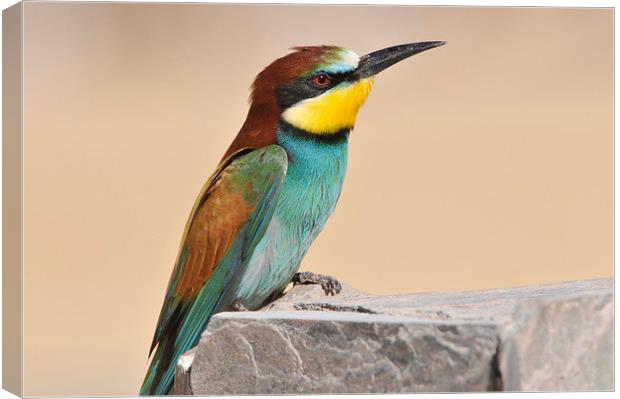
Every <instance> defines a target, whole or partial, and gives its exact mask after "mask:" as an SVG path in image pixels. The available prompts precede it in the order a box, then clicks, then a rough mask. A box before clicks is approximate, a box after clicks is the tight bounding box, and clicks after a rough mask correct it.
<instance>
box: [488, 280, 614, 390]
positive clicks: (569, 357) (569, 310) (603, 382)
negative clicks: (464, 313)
mask: <svg viewBox="0 0 620 399" xmlns="http://www.w3.org/2000/svg"><path fill="white" fill-rule="evenodd" d="M613 324H614V323H613V294H612V293H611V292H610V293H607V294H601V295H584V296H575V297H572V298H564V299H558V298H555V299H549V300H539V301H532V302H529V303H523V304H520V305H519V306H518V307H517V308H516V309H515V311H514V316H513V318H512V319H511V321H510V322H508V323H506V324H505V325H503V326H502V331H501V341H502V344H501V347H500V359H501V360H500V369H501V370H502V376H503V381H504V388H505V389H506V390H508V391H611V390H613V377H614V367H613V361H614V359H613V353H614V350H613V349H614V348H613Z"/></svg>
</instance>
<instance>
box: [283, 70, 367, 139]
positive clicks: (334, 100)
mask: <svg viewBox="0 0 620 399" xmlns="http://www.w3.org/2000/svg"><path fill="white" fill-rule="evenodd" d="M371 88H372V78H365V79H360V80H358V81H356V82H354V83H350V84H343V85H340V86H336V87H334V88H333V89H331V90H329V91H327V92H325V93H323V94H322V95H320V96H318V97H313V98H309V99H306V100H303V101H300V102H299V103H297V104H295V105H293V106H292V107H290V108H288V109H287V110H285V111H284V112H283V113H282V118H283V119H284V120H285V121H286V122H288V123H290V124H291V125H293V126H295V127H296V128H298V129H302V130H305V131H307V132H309V133H314V134H331V133H336V132H338V131H339V130H342V129H351V128H353V126H354V125H355V117H356V116H357V112H358V111H359V109H360V107H361V106H362V105H363V104H364V102H365V101H366V98H368V94H370V89H371Z"/></svg>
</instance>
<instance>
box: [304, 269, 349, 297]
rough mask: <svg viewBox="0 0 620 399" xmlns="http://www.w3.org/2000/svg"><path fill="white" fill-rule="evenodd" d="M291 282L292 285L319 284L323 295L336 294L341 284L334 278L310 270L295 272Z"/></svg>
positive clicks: (340, 288)
mask: <svg viewBox="0 0 620 399" xmlns="http://www.w3.org/2000/svg"><path fill="white" fill-rule="evenodd" d="M292 282H293V285H299V284H320V285H321V288H322V289H323V292H325V295H336V294H338V293H340V291H341V290H342V285H341V284H340V282H339V281H338V280H336V279H335V278H333V277H331V276H326V275H324V274H316V273H312V272H301V273H295V275H294V276H293V280H292Z"/></svg>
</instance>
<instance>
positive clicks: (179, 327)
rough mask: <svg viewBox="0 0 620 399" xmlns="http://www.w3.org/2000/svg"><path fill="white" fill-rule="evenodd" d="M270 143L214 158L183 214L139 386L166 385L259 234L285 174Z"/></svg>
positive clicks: (282, 157)
mask: <svg viewBox="0 0 620 399" xmlns="http://www.w3.org/2000/svg"><path fill="white" fill-rule="evenodd" d="M287 164H288V161H287V156H286V152H285V151H284V150H283V149H282V148H281V147H279V146H277V145H270V146H267V147H263V148H260V149H256V150H242V151H239V152H237V153H236V154H233V155H232V156H231V157H229V158H228V159H227V160H225V161H224V162H222V164H221V165H220V167H219V168H218V170H217V171H216V172H215V173H214V175H213V176H212V177H211V178H210V179H209V181H208V182H207V183H206V184H205V186H204V187H203V189H202V190H201V193H200V195H199V197H198V199H197V200H196V203H195V204H194V207H193V209H192V212H191V213H190V217H189V219H188V221H187V224H186V227H185V231H184V234H183V239H182V241H181V247H180V249H179V255H178V257H177V261H176V264H175V267H174V270H173V272H172V275H171V277H170V281H169V283H168V288H167V292H166V296H165V299H164V304H163V306H162V309H161V313H160V316H159V320H158V323H157V328H156V331H155V335H154V337H153V342H152V344H151V349H150V352H149V354H150V353H151V352H152V351H153V349H154V348H155V347H156V346H157V351H156V353H155V355H154V356H153V359H152V361H151V365H150V367H149V371H148V372H147V375H146V378H145V381H144V384H143V386H142V389H141V391H140V393H141V394H165V393H167V391H168V390H169V388H170V386H171V383H172V377H173V374H174V368H175V366H176V361H177V359H178V357H179V356H180V355H181V354H182V353H184V352H185V351H187V350H188V349H190V348H191V346H193V345H194V344H195V343H196V341H197V340H198V338H199V337H200V334H201V333H202V331H203V330H204V327H205V326H206V323H207V322H208V320H209V318H210V317H211V315H212V313H213V312H214V311H215V310H216V308H217V306H218V305H219V303H220V301H221V300H222V298H223V296H224V295H225V294H226V288H227V287H228V286H229V285H230V282H231V280H232V278H233V277H235V276H239V274H241V273H242V272H243V271H244V270H245V266H246V264H247V260H248V259H249V256H250V255H251V253H252V251H253V249H254V247H255V246H256V244H257V243H258V242H259V241H260V239H261V238H262V236H263V234H264V232H265V229H266V227H267V225H268V224H269V221H270V220H271V217H272V216H273V211H274V209H275V205H276V203H277V199H278V197H279V195H280V189H281V186H282V183H283V181H284V177H285V176H286V169H287Z"/></svg>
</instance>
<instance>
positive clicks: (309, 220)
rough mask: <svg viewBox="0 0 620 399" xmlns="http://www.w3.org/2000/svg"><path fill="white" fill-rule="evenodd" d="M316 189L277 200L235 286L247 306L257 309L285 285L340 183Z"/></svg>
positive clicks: (320, 226) (318, 229)
mask: <svg viewBox="0 0 620 399" xmlns="http://www.w3.org/2000/svg"><path fill="white" fill-rule="evenodd" d="M340 183H341V181H340ZM302 191H303V190H302ZM316 191H317V190H313V191H312V192H306V193H305V194H304V193H303V192H301V195H297V196H296V198H294V199H293V200H291V197H287V196H285V198H284V199H282V200H281V201H279V203H278V205H277V207H276V210H275V212H274V216H273V219H272V220H271V222H270V223H269V225H268V227H267V231H266V232H265V235H264V236H263V239H262V240H261V241H260V242H259V244H258V245H257V247H256V249H255V250H254V252H253V254H252V257H251V259H250V262H249V264H248V268H247V270H246V272H245V274H244V276H243V278H242V279H241V280H240V283H239V287H238V289H237V298H239V299H240V300H241V302H242V303H243V305H244V306H245V307H247V308H248V309H250V310H253V309H258V308H259V307H260V306H261V305H263V304H264V303H265V301H266V300H267V299H269V297H270V296H271V295H272V294H274V293H276V292H279V291H281V290H283V289H284V288H285V287H286V286H287V284H288V283H289V282H290V281H291V278H292V277H293V275H294V274H295V272H296V271H297V270H298V269H299V266H300V264H301V261H302V259H303V257H304V256H305V255H306V252H307V251H308V249H309V248H310V245H311V244H312V242H313V241H314V239H315V238H316V237H317V235H318V234H319V233H320V232H321V230H322V229H323V226H324V225H325V222H326V221H327V219H328V217H329V216H330V215H331V213H332V211H333V209H334V207H335V205H336V201H337V199H338V196H339V194H340V184H336V185H332V186H331V187H325V186H323V187H321V189H320V190H319V192H318V193H317V192H316ZM297 193H300V191H297Z"/></svg>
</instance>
